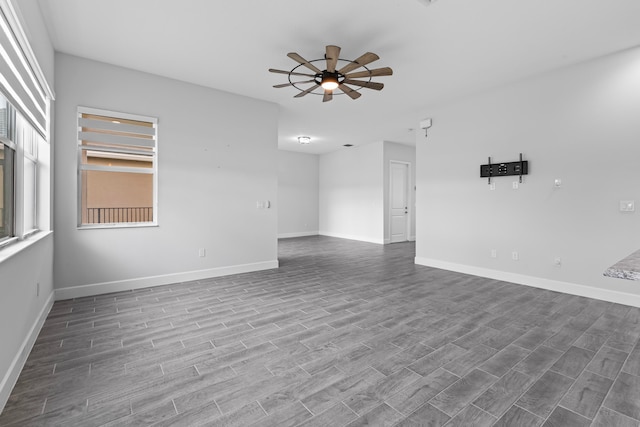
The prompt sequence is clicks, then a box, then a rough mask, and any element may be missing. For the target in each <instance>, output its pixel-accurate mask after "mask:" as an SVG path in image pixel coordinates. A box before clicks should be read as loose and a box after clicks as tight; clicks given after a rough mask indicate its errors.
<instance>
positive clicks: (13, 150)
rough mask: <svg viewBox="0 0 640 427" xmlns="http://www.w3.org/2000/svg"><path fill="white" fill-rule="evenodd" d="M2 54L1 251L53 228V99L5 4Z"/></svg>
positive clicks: (0, 13) (0, 14) (0, 25)
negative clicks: (51, 103) (51, 143)
mask: <svg viewBox="0 0 640 427" xmlns="http://www.w3.org/2000/svg"><path fill="white" fill-rule="evenodd" d="M0 53H1V54H0V247H4V246H6V245H8V244H9V243H12V242H15V241H17V240H23V239H25V238H27V237H28V236H29V235H31V234H33V233H35V232H37V231H39V230H50V229H51V191H50V190H51V179H50V175H51V173H50V172H51V148H50V147H49V141H48V138H49V124H50V122H49V120H50V106H51V105H50V101H51V100H52V99H53V92H52V91H51V88H50V87H49V85H48V83H47V80H46V78H45V77H44V74H43V72H42V70H41V69H40V66H39V65H38V61H37V60H36V58H35V55H34V53H33V51H32V50H31V47H30V46H29V42H28V40H27V37H26V34H25V33H24V31H23V29H22V27H21V26H20V20H19V19H18V16H17V15H16V13H15V10H14V9H13V7H12V6H11V2H6V1H0ZM22 247H24V246H18V250H20V249H21V248H22ZM3 259H4V257H2V258H0V261H1V260H3Z"/></svg>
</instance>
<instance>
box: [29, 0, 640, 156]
mask: <svg viewBox="0 0 640 427" xmlns="http://www.w3.org/2000/svg"><path fill="white" fill-rule="evenodd" d="M39 3H40V7H41V9H42V11H43V15H44V17H45V21H46V23H47V26H48V29H49V33H50V35H51V38H52V41H53V44H54V47H55V49H56V50H57V51H60V52H65V53H69V54H72V55H77V56H82V57H86V58H90V59H94V60H98V61H103V62H107V63H110V64H115V65H119V66H123V67H128V68H132V69H136V70H140V71H146V72H149V73H154V74H158V75H162V76H166V77H171V78H174V79H179V80H183V81H187V82H191V83H195V84H199V85H202V86H208V87H212V88H216V89H221V90H225V91H228V92H233V93H236V94H240V95H246V96H250V97H253V98H258V99H262V100H267V101H271V102H274V103H277V104H279V106H280V119H279V147H280V148H281V149H284V150H293V151H304V152H308V153H325V152H330V151H334V150H337V149H342V145H343V144H346V143H351V144H354V145H362V144H366V143H369V142H374V141H382V140H384V141H394V142H400V143H406V144H413V143H414V141H415V137H414V134H415V132H416V131H411V130H410V128H416V127H418V122H419V120H420V119H423V118H424V114H425V113H426V111H428V109H429V108H430V107H431V106H434V105H437V104H440V103H443V102H449V101H451V100H454V99H456V98H459V97H462V96H465V95H468V94H470V93H472V92H475V91H480V90H484V89H487V88H491V87H495V86H498V85H501V84H504V83H508V82H511V81H515V80H518V79H521V78H523V77H526V76H530V75H533V74H537V73H540V72H543V71H547V70H550V69H553V68H557V67H562V66H566V65H568V64H572V63H576V62H580V61H584V60H586V59H590V58H594V57H597V56H601V55H604V54H607V53H611V52H615V51H618V50H622V49H626V48H630V47H633V46H637V45H639V44H640V1H639V0H542V1H533V0H483V1H480V0H439V1H436V2H433V3H431V5H429V6H425V3H428V2H427V1H418V0H340V1H338V0H323V1H310V0H269V1H266V0H226V1H225V0H215V1H212V0H181V1H179V2H178V1H176V0H135V1H134V0H101V1H99V0H39ZM327 44H335V45H338V46H340V47H342V53H341V58H346V59H355V58H356V57H358V56H360V55H361V54H363V53H364V52H367V51H371V52H375V53H377V54H378V55H379V56H380V60H378V61H376V62H374V63H372V64H371V68H378V67H386V66H388V67H391V68H393V70H394V75H393V76H389V77H379V78H375V79H374V81H379V82H382V83H384V84H385V88H384V89H383V90H382V91H381V92H377V91H373V90H368V89H363V90H362V97H360V98H359V99H357V100H355V101H354V100H351V99H350V98H348V97H347V96H344V95H342V96H335V97H334V100H333V101H331V102H327V103H323V102H322V97H320V96H316V95H307V96H306V97H303V98H293V95H295V94H297V93H298V91H297V90H296V89H294V88H291V87H288V88H283V89H275V88H273V87H272V86H273V85H275V84H279V83H285V82H287V80H286V78H287V76H286V75H278V74H272V73H269V72H268V71H267V70H268V69H269V68H279V69H283V70H290V69H291V68H293V67H294V66H296V65H297V63H295V62H294V61H292V60H291V59H289V58H288V57H287V56H286V54H287V53H288V52H297V53H299V54H300V55H302V56H303V57H305V58H306V59H307V60H313V59H319V58H323V55H324V47H325V45H327ZM420 132H422V131H420ZM298 135H309V136H311V138H312V143H311V144H309V145H308V146H301V145H299V144H297V142H296V137H297V136H298Z"/></svg>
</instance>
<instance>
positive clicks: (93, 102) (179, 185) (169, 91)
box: [54, 54, 278, 298]
mask: <svg viewBox="0 0 640 427" xmlns="http://www.w3.org/2000/svg"><path fill="white" fill-rule="evenodd" d="M55 88H56V92H57V93H58V94H59V95H58V102H57V105H56V107H57V110H56V140H57V141H58V145H57V147H56V152H55V165H56V169H55V178H56V179H55V195H56V198H55V206H54V208H55V227H56V234H57V235H56V240H55V260H54V278H55V286H56V288H57V298H67V297H71V296H78V295H86V294H95V293H99V292H107V291H114V290H119V289H129V288H133V287H139V286H149V285H157V284H162V283H172V282H176V281H183V280H193V279H198V278H203V277H211V276H216V275H221V274H229V273H234V272H241V271H253V270H259V269H265V268H273V267H276V266H277V220H278V218H277V208H276V204H275V203H273V202H275V201H276V200H277V180H278V169H277V168H278V166H277V165H278V163H277V162H278V158H277V157H278V152H277V113H278V111H277V106H276V105H275V104H271V103H267V102H264V101H258V100H255V99H251V98H246V97H242V96H238V95H233V94H230V93H227V92H222V91H217V90H213V89H208V88H204V87H200V86H195V85H192V84H187V83H183V82H179V81H176V80H170V79H167V78H163V77H159V76H154V75H150V74H146V73H141V72H137V71H133V70H129V69H124V68H120V67H115V66H110V65H107V64H104V63H99V62H95V61H91V60H86V59H81V58H78V57H73V56H69V55H65V54H56V85H55ZM79 105H81V106H87V107H95V108H103V109H107V110H113V111H120V112H126V113H133V114H139V115H145V116H152V117H157V118H158V121H159V123H158V147H159V148H158V165H159V166H158V168H159V175H158V186H159V190H158V221H159V227H150V228H119V229H94V230H86V229H85V230H79V229H77V226H76V224H77V213H76V212H77V172H76V169H77V165H76V144H77V136H76V129H77V122H76V109H77V107H78V106H79ZM267 200H269V201H271V202H272V208H271V209H257V208H256V202H257V201H267ZM199 248H205V249H206V257H199V256H198V249H199Z"/></svg>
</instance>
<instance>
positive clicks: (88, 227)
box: [77, 106, 158, 230]
mask: <svg viewBox="0 0 640 427" xmlns="http://www.w3.org/2000/svg"><path fill="white" fill-rule="evenodd" d="M83 114H91V115H97V116H107V117H111V118H114V119H116V120H117V119H122V120H135V121H140V122H148V123H152V124H153V126H152V127H153V129H154V135H153V137H152V138H151V139H150V141H153V149H152V150H151V151H150V152H151V153H152V158H153V160H152V161H153V167H152V168H129V167H114V166H99V165H87V164H83V163H82V152H83V150H93V151H107V150H101V149H96V148H92V147H88V146H86V145H82V136H81V134H82V126H81V124H80V120H81V119H82V115H83ZM77 135H78V140H77V144H78V148H77V152H78V153H77V155H78V199H77V204H78V210H77V216H78V218H77V227H78V229H79V230H95V229H105V228H139V227H157V226H158V119H157V118H156V117H149V116H141V115H137V114H130V113H122V112H118V111H111V110H103V109H98V108H91V107H82V106H79V107H78V112H77ZM113 151H114V152H126V151H127V150H124V149H118V148H114V149H113ZM132 154H135V153H132ZM85 170H94V171H105V172H133V173H144V174H153V180H152V181H153V204H152V205H153V206H152V208H153V220H152V221H145V222H110V223H92V224H83V223H82V197H83V195H82V171H85Z"/></svg>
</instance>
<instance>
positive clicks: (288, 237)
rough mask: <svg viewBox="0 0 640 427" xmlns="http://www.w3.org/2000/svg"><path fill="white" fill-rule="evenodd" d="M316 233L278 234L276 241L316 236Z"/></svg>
mask: <svg viewBox="0 0 640 427" xmlns="http://www.w3.org/2000/svg"><path fill="white" fill-rule="evenodd" d="M317 235H318V232H317V231H301V232H298V233H281V234H278V239H290V238H292V237H306V236H317Z"/></svg>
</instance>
